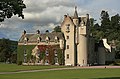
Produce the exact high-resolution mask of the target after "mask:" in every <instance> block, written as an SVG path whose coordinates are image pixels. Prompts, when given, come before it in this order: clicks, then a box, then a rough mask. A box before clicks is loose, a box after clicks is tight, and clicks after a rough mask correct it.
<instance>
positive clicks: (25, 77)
mask: <svg viewBox="0 0 120 79" xmlns="http://www.w3.org/2000/svg"><path fill="white" fill-rule="evenodd" d="M0 79H120V69H107V68H106V69H73V70H56V71H42V72H27V73H19V74H4V75H0Z"/></svg>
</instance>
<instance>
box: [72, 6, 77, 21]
mask: <svg viewBox="0 0 120 79" xmlns="http://www.w3.org/2000/svg"><path fill="white" fill-rule="evenodd" d="M73 18H74V19H77V18H78V13H77V6H75V12H74V17H73Z"/></svg>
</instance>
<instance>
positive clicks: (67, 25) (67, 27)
mask: <svg viewBox="0 0 120 79" xmlns="http://www.w3.org/2000/svg"><path fill="white" fill-rule="evenodd" d="M66 32H70V24H66Z"/></svg>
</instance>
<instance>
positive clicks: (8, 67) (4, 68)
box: [0, 64, 65, 72]
mask: <svg viewBox="0 0 120 79" xmlns="http://www.w3.org/2000/svg"><path fill="white" fill-rule="evenodd" d="M63 67H65V66H22V65H16V64H0V72H16V71H25V70H38V69H39V70H42V69H51V68H63Z"/></svg>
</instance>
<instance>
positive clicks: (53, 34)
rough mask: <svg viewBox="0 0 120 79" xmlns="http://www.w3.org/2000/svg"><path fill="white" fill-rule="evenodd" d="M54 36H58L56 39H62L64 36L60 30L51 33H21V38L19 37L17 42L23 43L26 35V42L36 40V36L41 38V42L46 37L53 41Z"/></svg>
mask: <svg viewBox="0 0 120 79" xmlns="http://www.w3.org/2000/svg"><path fill="white" fill-rule="evenodd" d="M55 36H57V37H58V39H63V40H64V36H63V33H61V32H52V33H44V34H30V33H28V34H25V35H22V36H21V38H20V39H19V43H23V42H24V38H25V37H26V38H27V39H28V41H27V42H28V43H29V42H31V43H32V42H33V43H34V42H37V39H38V37H39V38H40V39H41V42H45V41H46V37H49V39H50V42H53V41H54V40H55Z"/></svg>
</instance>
